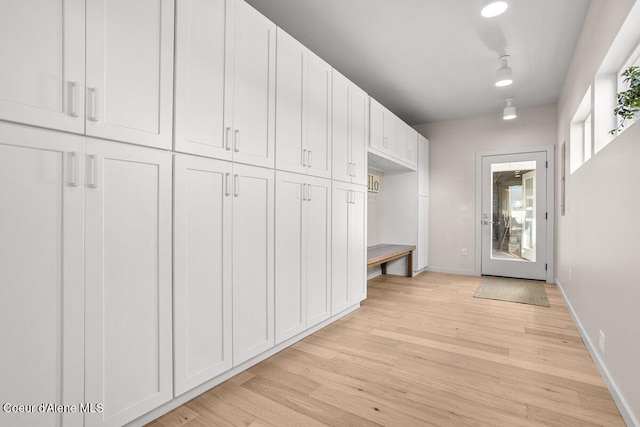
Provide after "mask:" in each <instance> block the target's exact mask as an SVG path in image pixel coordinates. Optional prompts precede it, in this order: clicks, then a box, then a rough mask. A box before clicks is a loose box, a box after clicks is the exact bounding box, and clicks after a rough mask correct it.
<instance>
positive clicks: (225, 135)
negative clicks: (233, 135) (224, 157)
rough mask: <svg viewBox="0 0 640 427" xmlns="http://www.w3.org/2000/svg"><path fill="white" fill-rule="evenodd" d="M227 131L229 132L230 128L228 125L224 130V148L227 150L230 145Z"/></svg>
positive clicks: (229, 148)
mask: <svg viewBox="0 0 640 427" xmlns="http://www.w3.org/2000/svg"><path fill="white" fill-rule="evenodd" d="M229 132H231V128H230V127H228V128H226V129H225V131H224V149H225V150H227V151H229V150H231V146H230V145H229Z"/></svg>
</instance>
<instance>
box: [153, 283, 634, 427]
mask: <svg viewBox="0 0 640 427" xmlns="http://www.w3.org/2000/svg"><path fill="white" fill-rule="evenodd" d="M479 285H480V278H477V277H466V276H456V275H448V274H440V273H423V274H421V275H419V276H417V277H415V278H405V277H401V276H379V277H377V278H375V279H373V280H370V281H369V290H368V298H367V300H366V301H364V302H363V303H362V307H361V308H360V309H358V310H356V311H355V312H353V313H351V314H349V315H348V316H345V317H344V318H342V319H340V320H339V321H337V322H335V323H333V324H331V325H330V326H328V327H326V328H324V329H322V330H320V331H318V332H317V333H315V334H313V335H311V336H309V337H307V338H306V339H304V340H302V341H300V342H298V343H296V344H295V345H293V346H291V347H289V348H287V349H285V350H283V351H281V352H280V353H278V354H276V355H274V356H272V357H271V358H269V359H267V360H265V361H263V362H262V363H260V364H258V365H256V366H254V367H253V368H251V369H249V370H248V371H245V372H243V373H241V374H239V375H237V376H235V377H234V378H232V379H230V380H228V381H226V382H224V383H222V384H220V385H219V386H217V387H215V388H213V389H211V390H210V391H208V392H206V393H204V394H202V395H200V396H199V397H197V398H195V399H193V400H191V401H189V402H187V403H186V404H185V405H183V406H181V407H179V408H177V409H175V410H174V411H172V412H170V413H168V414H166V415H164V416H163V417H161V418H159V419H158V420H156V421H154V422H153V423H151V424H150V426H153V427H174V426H186V427H195V426H238V425H241V426H242V425H244V426H254V427H257V426H322V425H330V426H375V425H383V426H563V427H564V426H607V427H610V426H624V425H625V424H624V422H623V420H622V418H621V416H620V414H619V412H618V410H617V408H616V406H615V404H614V403H613V400H612V399H611V396H610V394H609V392H608V390H607V388H606V387H605V385H604V382H603V380H602V378H601V377H600V376H599V374H598V371H597V369H596V367H595V365H594V364H593V361H592V360H591V358H590V356H589V353H588V352H587V349H586V348H585V346H584V344H583V342H582V339H581V338H580V335H579V333H578V331H577V329H576V327H575V325H574V324H573V321H572V319H571V316H570V315H569V312H568V311H567V308H566V306H565V305H564V302H563V300H562V297H561V296H560V293H559V292H558V290H557V289H556V287H555V286H553V285H545V286H546V291H547V294H548V296H549V302H550V304H551V307H550V308H547V307H538V306H532V305H524V304H517V303H510V302H503V301H493V300H486V299H479V298H473V294H474V292H475V291H476V289H477V288H478V286H479Z"/></svg>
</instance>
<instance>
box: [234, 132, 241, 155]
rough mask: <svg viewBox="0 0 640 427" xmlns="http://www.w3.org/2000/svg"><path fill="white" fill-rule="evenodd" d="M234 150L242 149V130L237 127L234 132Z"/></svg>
mask: <svg viewBox="0 0 640 427" xmlns="http://www.w3.org/2000/svg"><path fill="white" fill-rule="evenodd" d="M233 151H235V152H236V153H237V152H238V151H240V130H239V129H236V130H235V131H234V133H233Z"/></svg>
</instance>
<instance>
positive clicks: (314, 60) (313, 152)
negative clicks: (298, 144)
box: [304, 52, 331, 178]
mask: <svg viewBox="0 0 640 427" xmlns="http://www.w3.org/2000/svg"><path fill="white" fill-rule="evenodd" d="M306 64H307V70H306V76H307V81H306V85H305V86H306V96H307V99H306V103H305V106H306V107H305V108H306V111H305V115H304V117H305V118H306V123H305V124H306V125H305V127H304V139H305V141H306V148H307V150H308V151H309V155H308V158H307V167H308V170H309V174H310V175H315V176H319V177H323V178H331V66H330V65H329V64H327V63H326V62H324V61H323V60H322V59H320V58H318V57H317V56H316V55H314V54H313V53H310V52H309V53H308V54H307V61H306Z"/></svg>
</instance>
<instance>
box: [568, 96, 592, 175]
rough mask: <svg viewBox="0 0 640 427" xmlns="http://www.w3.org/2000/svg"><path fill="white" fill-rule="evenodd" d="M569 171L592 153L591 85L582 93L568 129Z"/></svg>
mask: <svg viewBox="0 0 640 427" xmlns="http://www.w3.org/2000/svg"><path fill="white" fill-rule="evenodd" d="M570 132H571V134H570V145H569V158H570V169H569V171H570V173H574V172H575V171H576V170H577V169H578V168H579V167H580V166H582V165H583V164H584V162H586V161H587V160H589V159H590V158H591V154H592V153H593V138H592V126H591V87H589V89H587V93H585V94H584V97H583V98H582V102H581V103H580V106H579V107H578V110H577V111H576V113H575V114H574V116H573V120H572V121H571V130H570Z"/></svg>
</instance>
